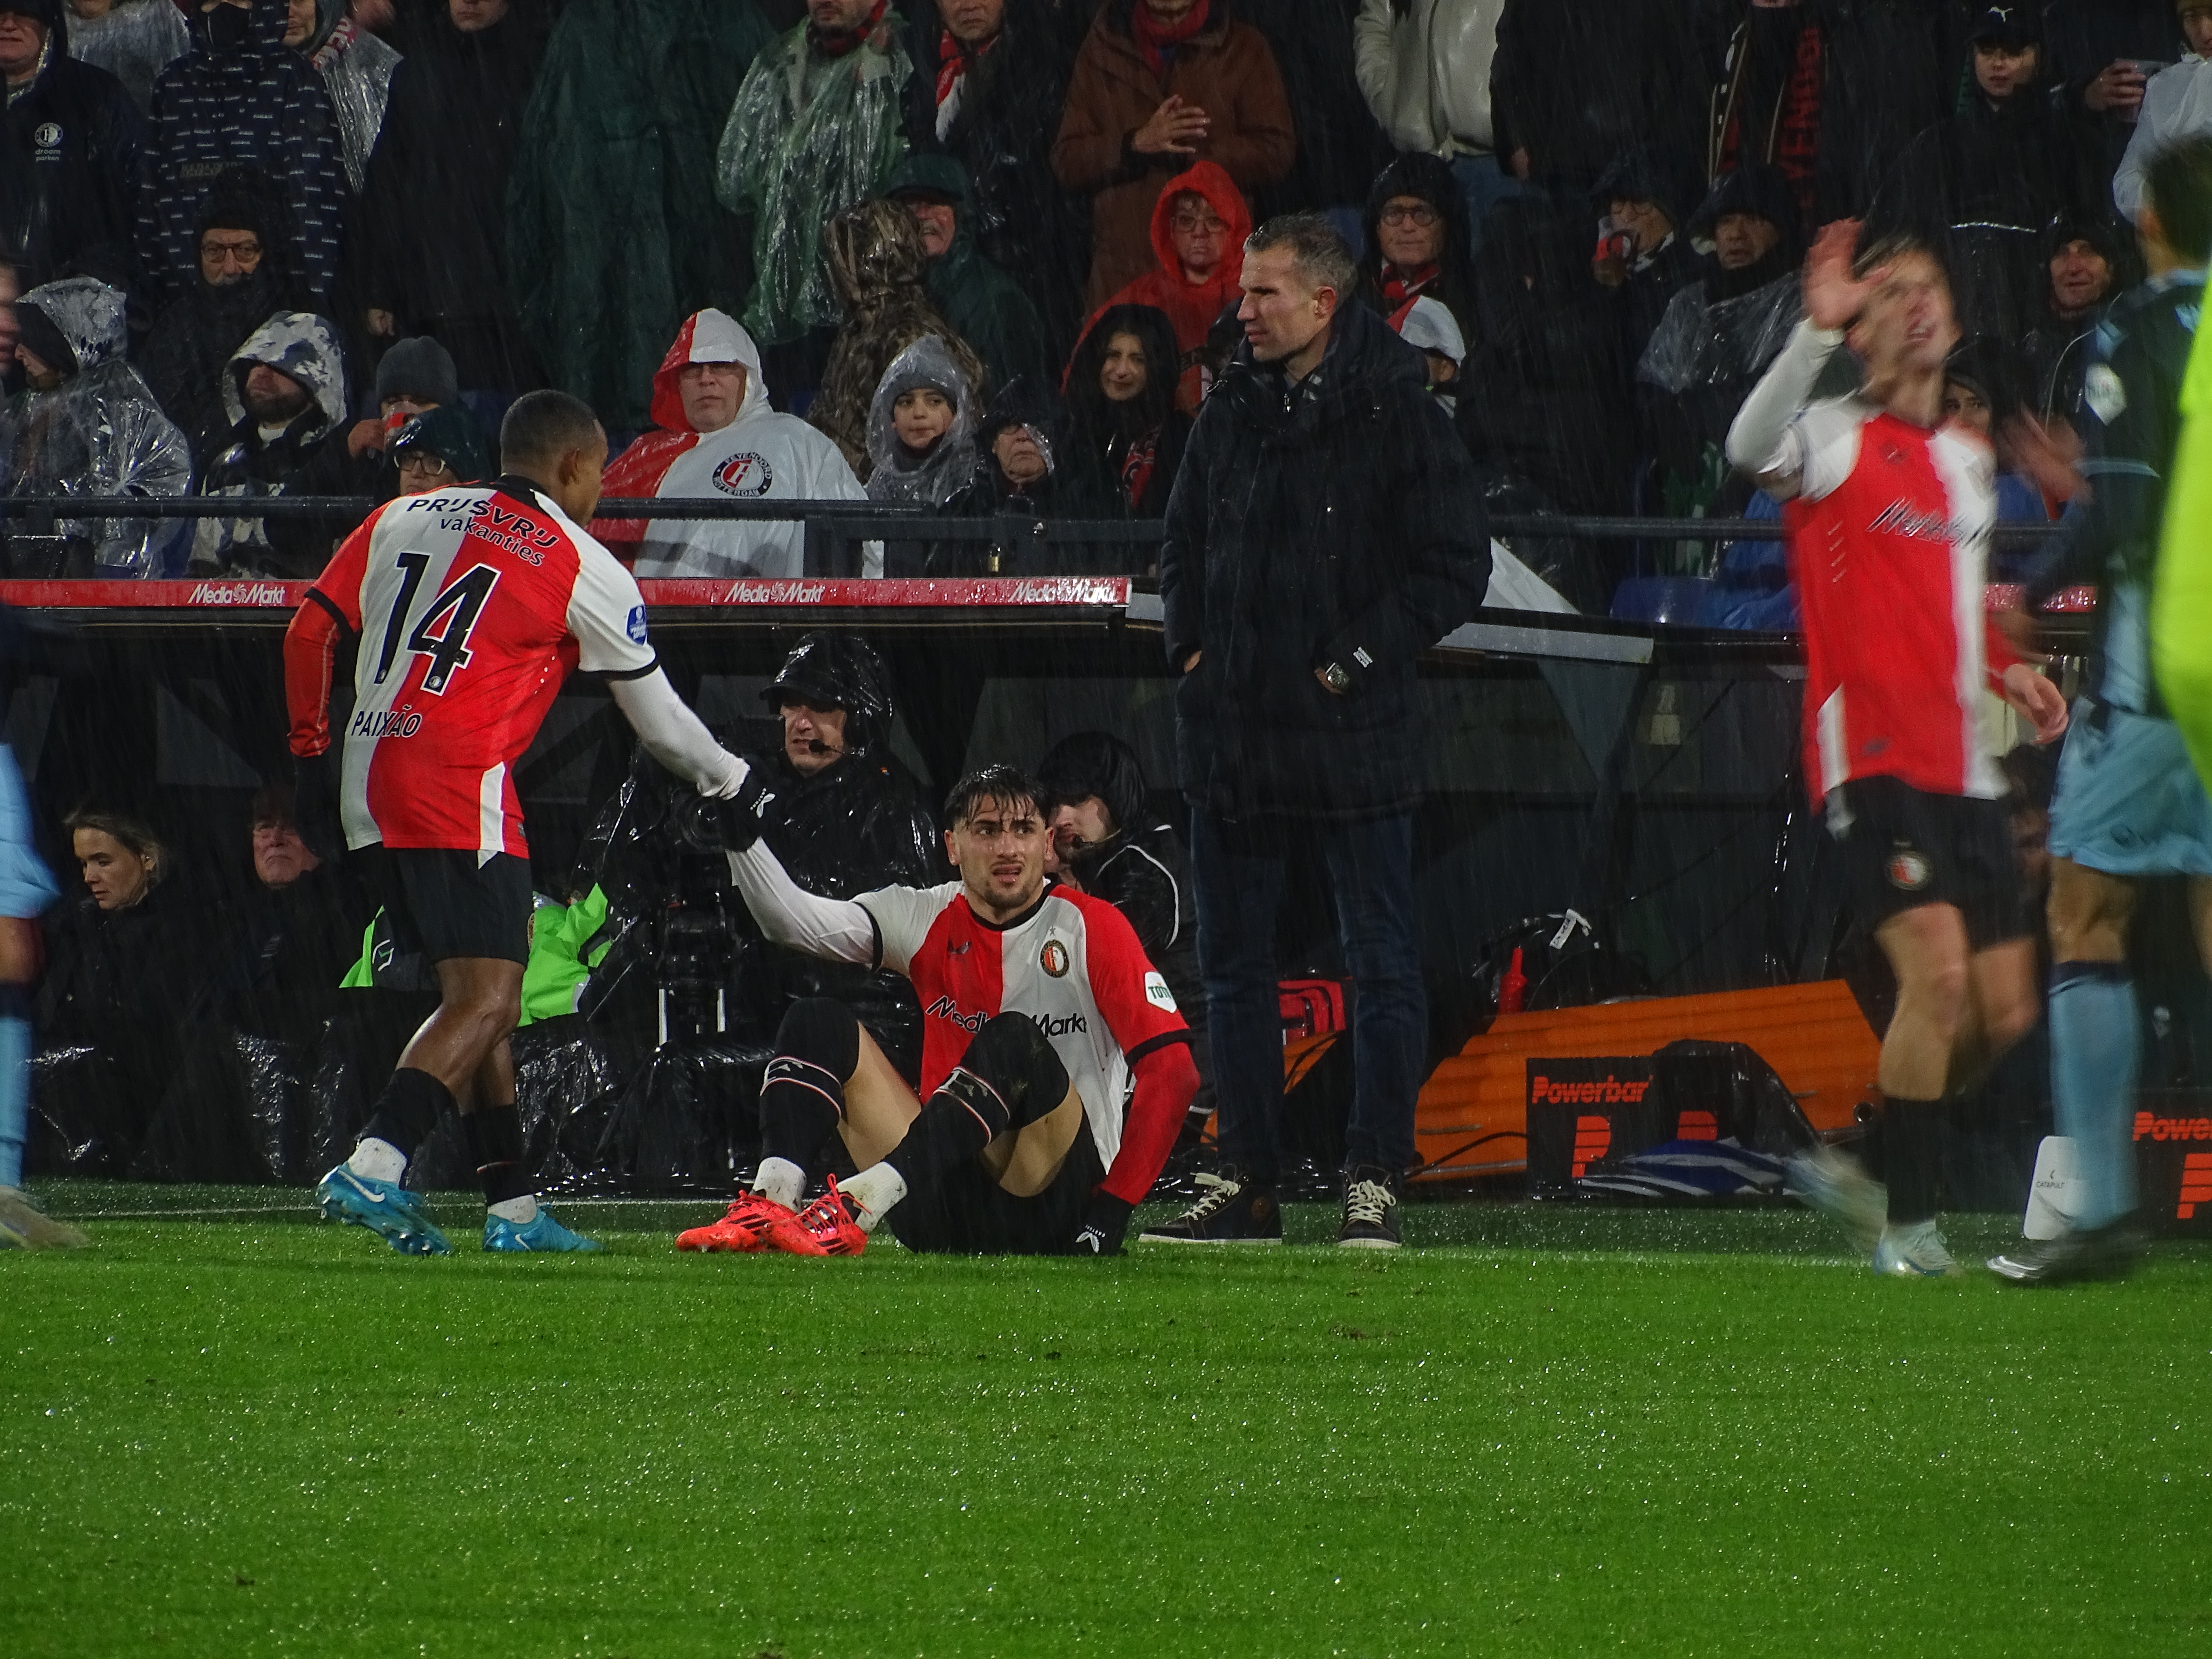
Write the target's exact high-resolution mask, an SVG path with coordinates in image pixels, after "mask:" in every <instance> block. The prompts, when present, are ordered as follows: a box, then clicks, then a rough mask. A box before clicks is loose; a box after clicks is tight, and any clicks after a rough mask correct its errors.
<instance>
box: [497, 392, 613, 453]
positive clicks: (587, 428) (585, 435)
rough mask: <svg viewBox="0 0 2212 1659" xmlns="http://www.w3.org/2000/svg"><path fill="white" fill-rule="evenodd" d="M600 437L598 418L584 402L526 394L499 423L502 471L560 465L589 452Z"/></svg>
mask: <svg viewBox="0 0 2212 1659" xmlns="http://www.w3.org/2000/svg"><path fill="white" fill-rule="evenodd" d="M598 437H599V416H596V415H594V414H593V413H592V406H591V405H590V404H587V403H586V402H585V401H584V400H583V399H582V398H572V397H570V396H569V395H568V393H567V392H550V391H548V392H525V393H523V395H522V396H521V397H520V398H516V399H515V400H514V402H513V404H512V405H511V406H510V407H509V408H508V410H507V418H506V419H505V420H503V421H501V422H500V423H499V464H500V467H501V471H509V472H511V471H513V470H514V468H515V467H516V466H517V465H519V464H521V463H525V462H531V461H540V462H542V461H557V460H559V459H561V458H562V456H563V455H566V454H568V453H570V452H571V451H573V450H578V449H589V448H590V447H592V442H593V441H595V440H596V439H597V438H598Z"/></svg>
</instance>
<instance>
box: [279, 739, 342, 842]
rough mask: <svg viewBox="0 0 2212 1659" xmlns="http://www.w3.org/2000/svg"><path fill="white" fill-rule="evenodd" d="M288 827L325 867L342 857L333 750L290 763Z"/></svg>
mask: <svg viewBox="0 0 2212 1659" xmlns="http://www.w3.org/2000/svg"><path fill="white" fill-rule="evenodd" d="M292 827H293V828H294V829H296V830H298V831H299V832H300V839H301V842H304V843H306V845H307V850H308V851H309V852H310V853H313V854H314V855H315V856H316V857H317V858H319V859H320V860H322V861H323V862H324V863H325V864H331V863H335V862H337V860H340V859H342V858H343V857H344V855H345V823H344V820H343V818H342V817H340V816H339V811H338V757H337V751H336V750H325V751H324V752H323V753H321V754H319V755H300V756H295V757H293V761H292Z"/></svg>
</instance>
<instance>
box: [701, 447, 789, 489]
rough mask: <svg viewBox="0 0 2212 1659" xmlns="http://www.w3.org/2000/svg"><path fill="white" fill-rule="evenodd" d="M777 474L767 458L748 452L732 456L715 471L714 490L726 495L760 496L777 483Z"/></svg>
mask: <svg viewBox="0 0 2212 1659" xmlns="http://www.w3.org/2000/svg"><path fill="white" fill-rule="evenodd" d="M773 483H775V472H774V471H772V470H771V469H770V468H769V464H768V459H767V458H766V457H765V456H762V455H757V454H755V453H753V452H752V451H751V450H750V449H749V450H747V451H745V452H744V454H742V455H732V456H731V457H730V459H728V460H726V461H724V462H723V463H722V464H721V465H720V466H718V467H716V468H715V469H714V488H715V489H719V490H720V491H721V492H722V493H723V494H724V495H747V496H760V495H767V494H768V492H769V486H770V485H771V484H773Z"/></svg>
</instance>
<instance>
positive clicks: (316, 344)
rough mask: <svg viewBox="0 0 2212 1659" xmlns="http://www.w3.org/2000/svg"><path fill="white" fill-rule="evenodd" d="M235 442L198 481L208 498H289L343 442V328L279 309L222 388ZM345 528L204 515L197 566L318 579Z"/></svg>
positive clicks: (234, 362) (233, 364)
mask: <svg viewBox="0 0 2212 1659" xmlns="http://www.w3.org/2000/svg"><path fill="white" fill-rule="evenodd" d="M222 400H223V406H224V408H225V409H226V410H228V411H229V414H230V417H231V428H230V441H229V443H228V445H226V446H225V447H223V449H222V453H219V454H218V455H217V456H216V459H215V460H214V462H213V464H212V465H210V466H209V468H208V471H207V476H206V477H204V478H202V479H201V480H200V494H201V495H245V496H268V495H283V493H284V492H285V489H286V488H287V487H288V486H289V485H290V484H291V483H293V482H294V480H295V477H297V475H298V474H299V473H300V472H301V470H302V469H304V468H305V467H306V466H307V463H308V462H309V461H310V460H312V459H314V456H315V454H316V453H317V452H318V451H319V449H320V448H321V447H322V446H323V445H325V444H326V443H343V442H344V441H345V439H344V433H343V427H344V422H345V415H346V393H345V360H344V356H343V351H342V349H340V347H339V344H338V336H337V329H335V328H333V327H332V326H331V325H330V324H329V323H328V322H326V321H325V320H324V319H322V318H320V317H317V316H313V315H312V314H310V313H307V312H304V311H280V312H278V313H276V315H275V316H274V317H271V318H270V319H269V320H268V321H267V322H265V323H264V324H263V325H261V326H260V327H259V328H258V329H256V330H254V331H253V333H252V337H250V338H249V339H248V340H247V341H246V343H245V344H244V345H242V346H240V347H239V349H238V350H237V352H236V354H235V355H234V356H232V358H231V360H230V374H229V378H228V380H226V381H225V382H224V384H223V388H222ZM337 529H338V526H332V525H329V524H324V523H319V522H317V521H314V520H304V519H289V520H287V519H267V520H264V519H257V518H239V519H202V520H200V521H199V526H198V532H197V535H196V536H195V538H193V544H192V563H193V565H194V566H195V567H196V568H210V569H225V570H241V571H252V572H256V573H259V574H269V575H283V576H294V577H298V578H300V579H301V580H312V579H313V577H315V576H317V575H319V574H321V572H322V568H323V566H324V565H325V564H326V563H328V562H330V556H331V549H332V547H333V545H334V544H335V541H336V532H337Z"/></svg>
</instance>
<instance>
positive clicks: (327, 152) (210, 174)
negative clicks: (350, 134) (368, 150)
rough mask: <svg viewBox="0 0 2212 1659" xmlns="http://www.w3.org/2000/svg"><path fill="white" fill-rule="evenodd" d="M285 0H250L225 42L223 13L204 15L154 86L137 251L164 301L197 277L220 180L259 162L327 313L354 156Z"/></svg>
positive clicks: (294, 273)
mask: <svg viewBox="0 0 2212 1659" xmlns="http://www.w3.org/2000/svg"><path fill="white" fill-rule="evenodd" d="M224 9H228V8H224ZM219 10H221V9H219ZM284 18H285V5H284V0H252V5H251V7H250V9H248V11H247V12H246V20H245V23H246V26H245V32H244V38H243V39H240V40H229V41H224V40H218V38H217V34H216V27H215V25H216V19H214V18H211V17H210V15H209V14H207V13H205V12H197V11H196V12H194V13H193V14H192V17H191V34H192V49H191V51H190V52H187V53H185V56H183V57H182V58H178V59H177V60H176V62H174V63H173V64H170V65H169V66H168V67H167V69H165V70H162V71H161V75H160V76H159V78H157V79H156V80H155V82H154V113H153V121H152V125H151V128H150V130H149V133H148V136H147V141H146V166H145V182H144V185H143V189H142V191H141V192H140V195H139V198H138V258H139V262H140V264H141V265H142V267H143V270H144V273H145V276H146V279H147V282H148V284H149V287H151V288H152V289H153V290H154V293H155V296H156V298H157V299H159V300H161V301H168V300H174V299H178V298H180V297H181V296H183V295H185V294H188V293H190V292H191V290H192V287H193V284H194V283H197V281H198V280H199V247H198V239H197V231H198V228H199V222H200V210H201V207H202V205H203V204H204V202H205V200H206V198H207V194H208V191H209V188H210V186H211V185H213V184H214V183H215V181H216V179H218V178H220V177H221V176H222V173H224V172H226V171H227V170H228V169H230V168H234V167H250V168H254V169H257V170H258V171H259V172H260V173H263V174H264V175H266V176H267V177H268V178H269V179H272V180H274V181H275V182H276V185H277V186H278V187H279V190H280V191H281V193H282V194H283V198H284V203H285V206H286V207H287V208H288V209H289V212H290V216H291V225H290V227H289V228H290V231H291V246H290V247H289V249H287V250H286V251H285V255H284V260H283V274H284V275H285V276H289V277H293V278H295V279H296V280H297V281H299V282H300V283H302V284H303V285H304V286H305V288H306V289H307V293H308V295H310V296H311V297H312V299H313V301H314V305H315V308H316V309H318V310H325V311H326V310H328V309H329V307H330V302H331V285H332V283H333V282H334V280H335V278H336V276H337V261H338V240H339V236H340V234H341V233H342V231H343V228H344V218H345V210H346V195H347V191H346V175H345V161H344V159H343V156H342V155H341V154H340V152H339V148H338V121H337V111H335V110H334V109H332V108H331V97H330V94H329V93H327V92H325V90H324V89H323V79H322V76H319V75H318V74H316V73H315V70H314V66H313V64H310V63H308V61H307V59H306V58H302V57H301V55H300V54H299V53H298V52H293V51H291V50H289V48H287V47H286V46H285V45H284ZM221 21H222V23H223V25H224V26H225V27H230V26H231V24H230V20H229V19H227V18H226V19H222V20H221Z"/></svg>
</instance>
